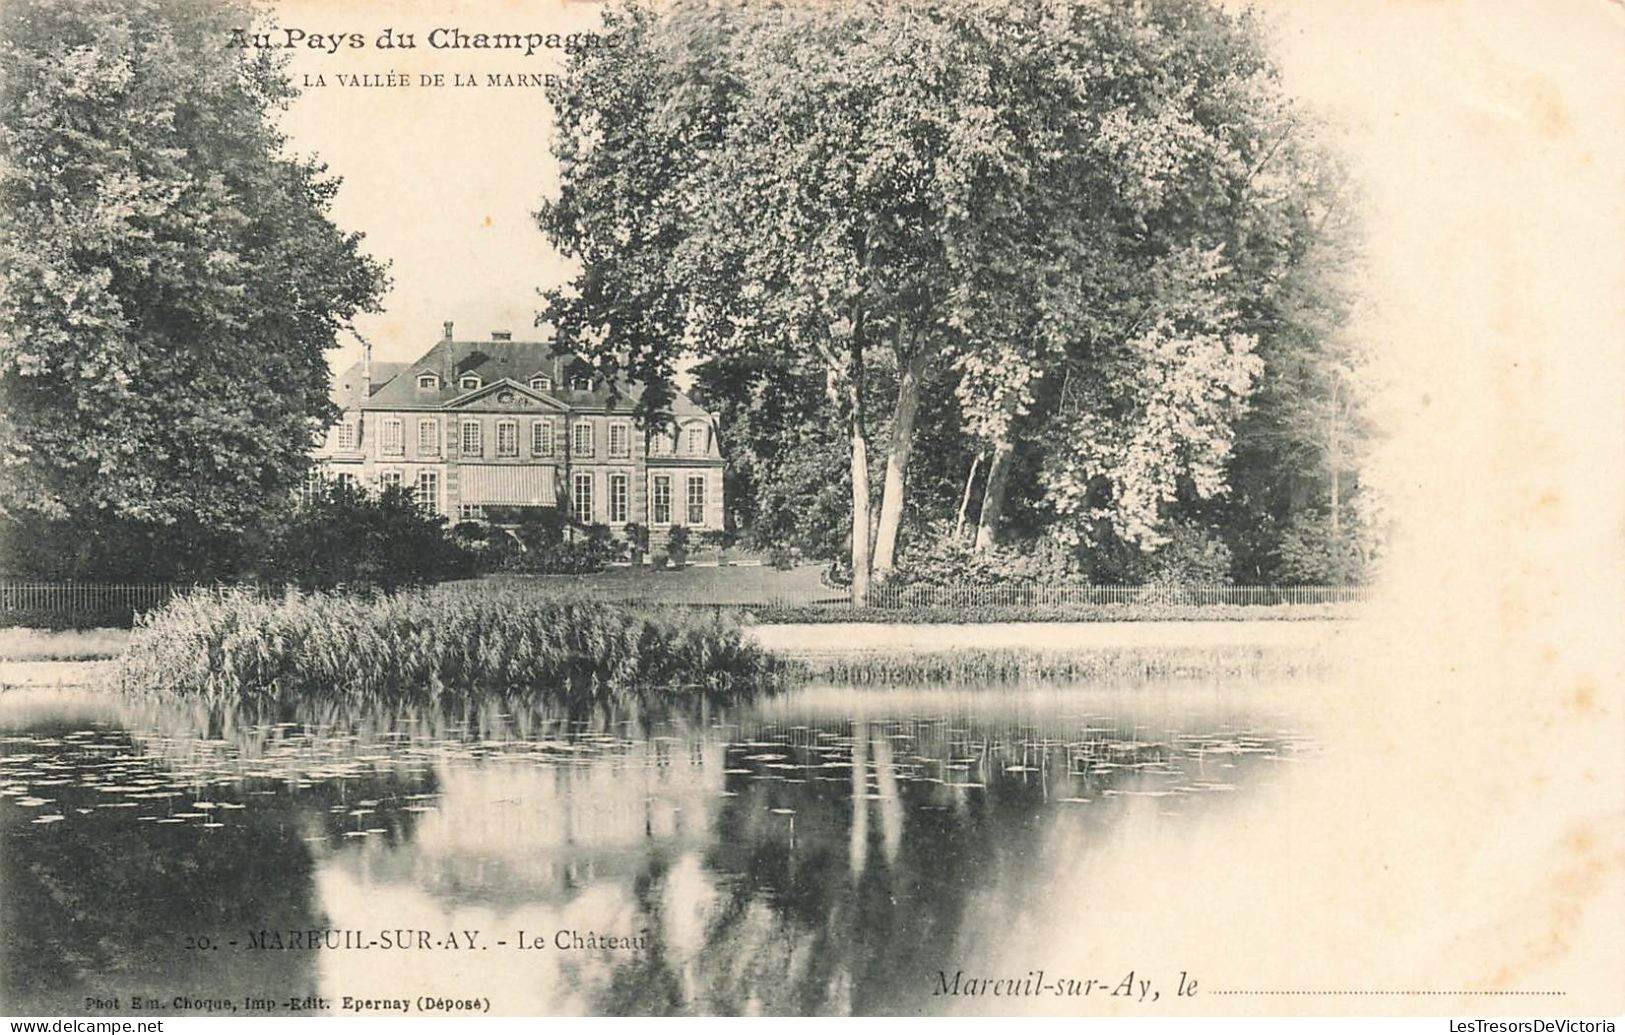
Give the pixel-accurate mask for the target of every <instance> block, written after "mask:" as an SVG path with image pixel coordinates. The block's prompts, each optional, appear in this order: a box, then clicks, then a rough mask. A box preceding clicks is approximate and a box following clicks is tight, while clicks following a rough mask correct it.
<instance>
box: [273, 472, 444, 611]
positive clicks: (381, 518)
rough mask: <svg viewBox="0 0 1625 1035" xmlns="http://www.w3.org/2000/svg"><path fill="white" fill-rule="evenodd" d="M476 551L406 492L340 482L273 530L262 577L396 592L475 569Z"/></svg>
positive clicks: (302, 585)
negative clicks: (368, 489)
mask: <svg viewBox="0 0 1625 1035" xmlns="http://www.w3.org/2000/svg"><path fill="white" fill-rule="evenodd" d="M474 561H475V553H474V551H473V550H472V549H471V548H470V546H469V545H468V543H467V541H466V540H464V539H462V538H459V537H455V536H452V535H450V534H449V533H448V532H447V530H446V521H445V519H444V518H441V517H437V516H435V515H432V514H428V513H425V512H424V511H423V510H422V509H421V508H420V507H418V506H417V504H416V503H415V502H414V501H413V499H412V494H411V493H410V492H408V491H406V490H403V489H400V488H396V487H389V488H386V489H384V490H383V492H381V493H378V494H376V495H375V494H372V493H369V492H366V491H365V490H362V489H358V488H354V487H351V486H347V485H342V484H339V483H336V482H335V483H332V484H330V485H327V486H325V487H324V490H323V491H322V492H321V493H319V494H316V495H315V496H312V497H309V498H307V499H304V500H302V501H301V502H300V503H299V505H298V506H296V507H295V508H294V510H293V513H292V515H291V516H290V518H289V519H288V521H287V522H286V523H285V524H284V525H282V526H281V527H280V528H278V529H276V530H275V532H273V533H272V535H271V537H270V540H269V542H268V543H267V546H266V549H265V552H264V556H263V557H262V559H261V561H260V564H259V575H260V577H261V578H262V579H263V580H265V581H267V582H270V583H273V584H277V585H294V586H298V587H300V588H302V589H332V588H335V587H338V586H354V587H378V588H382V589H395V588H399V587H402V586H414V585H422V584H424V583H429V582H439V581H444V580H446V579H454V578H464V577H467V576H469V575H471V574H473V572H474Z"/></svg>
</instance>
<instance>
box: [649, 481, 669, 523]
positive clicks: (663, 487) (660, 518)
mask: <svg viewBox="0 0 1625 1035" xmlns="http://www.w3.org/2000/svg"><path fill="white" fill-rule="evenodd" d="M649 524H651V525H669V524H671V475H669V474H657V475H655V479H654V490H653V491H652V492H651V493H650V494H649Z"/></svg>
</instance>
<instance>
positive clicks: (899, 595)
mask: <svg viewBox="0 0 1625 1035" xmlns="http://www.w3.org/2000/svg"><path fill="white" fill-rule="evenodd" d="M1370 593H1371V590H1370V587H1369V586H1217V585H1213V586H1204V585H1184V584H1174V583H1152V584H1148V585H1136V586H1083V585H1076V586H1074V585H1042V584H1037V585H1004V586H969V585H961V586H918V585H916V586H887V585H880V586H873V587H871V588H870V590H869V601H868V602H869V606H870V607H879V608H917V607H957V608H982V607H1030V608H1066V607H1088V606H1109V605H1130V604H1147V605H1174V606H1179V605H1186V606H1214V605H1230V606H1235V607H1267V606H1278V605H1282V604H1356V603H1364V602H1365V601H1367V600H1368V599H1370Z"/></svg>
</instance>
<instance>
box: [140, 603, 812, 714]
mask: <svg viewBox="0 0 1625 1035" xmlns="http://www.w3.org/2000/svg"><path fill="white" fill-rule="evenodd" d="M785 671H786V669H785V667H784V666H782V665H781V664H780V663H779V662H777V661H776V660H775V659H774V658H772V657H771V656H770V655H768V654H767V653H766V652H764V651H763V650H761V649H760V648H758V647H756V646H755V645H753V644H751V643H749V642H747V641H746V640H745V639H744V637H743V636H742V634H741V632H740V629H739V627H738V625H737V624H735V623H734V622H733V621H731V620H730V619H727V618H725V617H723V616H720V615H715V614H711V615H705V614H696V613H684V612H681V611H675V610H672V611H658V610H653V609H648V608H636V607H628V606H624V605H617V604H609V603H602V602H597V601H591V600H585V599H580V598H576V597H569V596H552V597H544V596H540V595H538V594H535V593H505V592H502V591H500V590H499V591H493V592H483V593H479V594H467V593H446V592H438V591H435V590H418V591H409V592H401V593H394V594H388V595H384V594H379V595H352V594H340V593H300V592H296V591H290V592H287V593H285V594H283V595H280V596H267V595H263V594H258V593H255V592H252V591H248V590H227V591H223V592H216V591H205V592H198V593H193V594H189V595H186V596H181V597H177V598H176V599H174V600H172V601H170V602H169V603H168V604H166V605H165V606H164V607H162V608H160V609H158V610H156V611H154V612H152V613H151V614H149V615H148V616H146V617H145V618H144V619H143V620H142V621H141V622H140V623H139V624H138V625H137V627H136V629H135V631H134V633H133V635H132V636H131V638H130V644H129V647H128V649H127V650H126V652H125V654H124V656H123V658H122V659H121V665H120V669H119V673H118V677H117V678H118V682H119V685H120V686H121V687H122V688H123V689H125V690H127V691H130V692H135V693H150V694H162V695H170V696H184V697H191V698H197V699H202V700H204V701H206V702H208V703H211V704H235V703H249V702H255V701H259V702H275V701H281V702H294V701H302V700H315V699H325V700H334V701H341V702H346V703H362V704H367V703H375V702H378V703H391V702H421V703H425V704H434V703H440V702H442V701H448V700H458V699H466V698H471V697H478V696H482V695H488V694H489V695H501V696H505V697H514V696H520V697H526V696H528V697H532V698H535V699H542V700H547V701H551V702H556V703H560V704H565V705H571V706H576V705H590V704H598V703H610V702H612V701H616V700H619V699H621V698H623V697H626V696H629V695H630V696H638V697H660V696H694V695H704V694H713V695H719V696H726V697H728V698H729V699H737V698H741V697H744V696H748V695H750V694H751V693H754V692H755V691H756V690H758V689H760V688H763V687H767V686H771V685H773V684H774V683H775V682H776V681H777V680H778V679H780V678H782V676H783V675H784V673H785Z"/></svg>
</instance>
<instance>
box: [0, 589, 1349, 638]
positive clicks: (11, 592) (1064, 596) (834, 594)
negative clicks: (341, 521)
mask: <svg viewBox="0 0 1625 1035" xmlns="http://www.w3.org/2000/svg"><path fill="white" fill-rule="evenodd" d="M674 582H677V580H673V579H671V578H669V577H663V578H654V579H637V580H631V581H628V580H619V581H607V582H601V581H595V579H594V578H593V577H592V576H586V577H567V576H542V577H530V578H495V579H471V580H466V581H462V582H457V583H447V584H445V585H443V586H441V587H440V589H441V590H443V591H449V592H480V591H482V590H484V591H489V590H491V589H492V588H502V589H508V590H518V591H520V592H535V593H540V594H557V593H572V594H580V595H584V596H588V597H592V598H594V599H598V600H604V601H609V602H617V603H648V604H666V605H674V606H686V607H716V608H729V609H741V608H768V607H796V608H803V607H817V608H851V607H852V606H853V600H852V595H851V591H850V590H849V589H847V588H846V587H840V586H825V585H809V584H806V583H803V584H801V585H795V586H783V585H774V584H772V582H771V581H768V582H766V583H765V584H755V583H754V582H753V580H752V579H751V578H750V577H748V576H741V577H740V578H739V579H737V580H735V579H731V578H728V577H726V576H724V577H721V578H718V579H714V580H712V581H710V582H708V583H707V584H705V585H700V586H693V587H688V586H684V585H681V584H680V582H679V583H677V584H674ZM204 588H217V587H199V586H195V585H191V584H183V583H171V582H144V583H93V582H42V581H12V580H3V579H0V626H24V625H31V626H43V627H54V628H89V627H93V626H129V625H131V624H133V623H134V621H135V618H136V616H137V615H139V614H141V613H143V612H145V611H148V610H151V609H152V608H155V607H158V606H160V605H162V604H163V603H164V602H166V601H168V600H169V599H170V598H171V597H174V596H176V595H178V594H181V593H186V592H191V591H194V590H199V589H204ZM260 588H264V587H260ZM1370 595H1371V590H1370V587H1368V586H1185V585H1144V586H1072V585H1005V586H972V585H956V586H918V585H916V586H898V585H878V586H874V587H871V588H870V590H869V596H868V600H867V606H868V607H869V608H874V609H885V610H912V609H929V608H957V609H981V610H997V611H1009V612H1011V614H1010V617H1020V612H1021V611H1023V610H1026V611H1032V612H1044V611H1055V610H1066V609H1069V608H1087V607H1102V606H1106V607H1109V606H1113V605H1119V606H1124V607H1132V606H1134V605H1143V606H1175V607H1178V606H1213V605H1229V606H1239V607H1266V606H1279V605H1323V604H1357V603H1363V602H1365V601H1367V600H1368V599H1369V598H1370Z"/></svg>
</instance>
